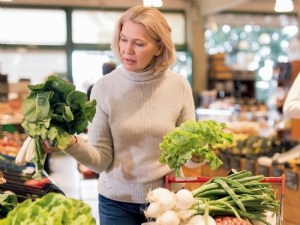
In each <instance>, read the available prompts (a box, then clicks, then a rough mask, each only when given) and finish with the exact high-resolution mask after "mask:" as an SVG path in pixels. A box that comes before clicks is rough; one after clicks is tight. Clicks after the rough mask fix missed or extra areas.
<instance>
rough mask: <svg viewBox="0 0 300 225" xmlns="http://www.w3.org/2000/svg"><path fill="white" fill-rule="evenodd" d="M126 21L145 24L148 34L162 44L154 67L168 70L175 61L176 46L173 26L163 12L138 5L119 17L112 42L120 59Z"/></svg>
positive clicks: (156, 69) (114, 50)
mask: <svg viewBox="0 0 300 225" xmlns="http://www.w3.org/2000/svg"><path fill="white" fill-rule="evenodd" d="M125 21H131V22H133V23H137V24H142V25H144V26H145V28H146V30H147V32H148V34H149V35H150V36H151V37H152V38H153V39H154V40H155V41H156V42H157V43H160V44H161V45H162V53H161V54H160V55H159V56H156V59H155V60H154V61H153V64H154V65H153V67H154V69H155V71H165V70H167V69H168V68H169V67H170V66H171V65H172V64H173V63H174V61H175V47H174V43H173V41H172V38H171V28H170V26H169V24H168V22H167V20H166V19H165V17H164V16H163V14H162V13H161V12H160V11H159V10H158V9H156V8H153V7H144V6H142V5H138V6H134V7H132V8H130V9H128V10H127V11H126V12H125V13H124V14H123V15H122V16H121V17H120V18H119V20H118V21H117V24H116V28H115V32H114V36H113V40H112V43H111V49H112V51H113V52H114V54H115V55H116V56H117V57H118V58H119V59H121V55H120V49H119V40H120V33H121V30H122V27H123V24H124V22H125Z"/></svg>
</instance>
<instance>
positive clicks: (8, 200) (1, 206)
mask: <svg viewBox="0 0 300 225" xmlns="http://www.w3.org/2000/svg"><path fill="white" fill-rule="evenodd" d="M17 203H18V198H17V195H16V194H15V193H13V192H11V191H4V192H2V193H1V192H0V218H4V217H6V216H7V214H8V213H9V212H10V211H11V210H13V209H14V208H15V207H16V205H17Z"/></svg>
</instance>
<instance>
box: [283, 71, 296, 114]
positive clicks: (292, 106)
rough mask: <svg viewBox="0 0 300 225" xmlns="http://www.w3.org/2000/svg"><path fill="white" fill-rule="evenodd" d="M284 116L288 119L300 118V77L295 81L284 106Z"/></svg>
mask: <svg viewBox="0 0 300 225" xmlns="http://www.w3.org/2000/svg"><path fill="white" fill-rule="evenodd" d="M283 114H284V116H285V117H287V118H294V119H299V118H300V76H299V74H298V76H297V77H296V79H295V80H294V82H293V84H292V86H291V88H290V90H289V92H288V95H287V97H286V99H285V101H284V104H283Z"/></svg>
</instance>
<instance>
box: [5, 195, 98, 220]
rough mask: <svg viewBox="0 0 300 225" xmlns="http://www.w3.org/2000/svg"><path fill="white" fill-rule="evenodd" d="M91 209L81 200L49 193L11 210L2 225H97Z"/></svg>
mask: <svg viewBox="0 0 300 225" xmlns="http://www.w3.org/2000/svg"><path fill="white" fill-rule="evenodd" d="M91 212H92V211H91V208H90V206H88V205H87V204H86V203H84V202H83V201H81V200H77V199H73V198H69V197H66V196H64V195H62V194H58V193H48V194H46V195H44V196H43V197H41V198H37V199H36V200H34V201H33V200H32V199H26V200H25V201H23V202H22V203H18V204H17V206H16V207H15V208H14V209H13V210H11V211H10V212H9V213H8V215H7V217H6V218H5V219H2V220H0V225H19V224H22V225H33V224H39V225H40V224H47V225H96V220H95V219H94V218H93V217H92V213H91Z"/></svg>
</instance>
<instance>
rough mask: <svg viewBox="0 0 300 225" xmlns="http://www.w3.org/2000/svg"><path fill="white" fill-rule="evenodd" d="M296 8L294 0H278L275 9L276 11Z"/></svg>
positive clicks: (289, 10)
mask: <svg viewBox="0 0 300 225" xmlns="http://www.w3.org/2000/svg"><path fill="white" fill-rule="evenodd" d="M293 9H294V4H293V1H292V0H276V3H275V7H274V10H275V11H276V12H291V11H293Z"/></svg>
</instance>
